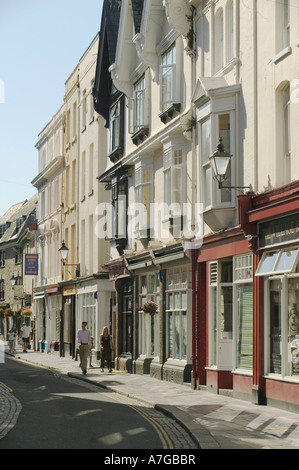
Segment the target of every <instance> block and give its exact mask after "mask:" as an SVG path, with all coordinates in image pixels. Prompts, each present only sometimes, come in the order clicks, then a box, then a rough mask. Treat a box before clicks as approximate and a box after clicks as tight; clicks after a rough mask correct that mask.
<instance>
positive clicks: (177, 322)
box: [174, 313, 181, 359]
mask: <svg viewBox="0 0 299 470" xmlns="http://www.w3.org/2000/svg"><path fill="white" fill-rule="evenodd" d="M180 330H181V329H180V314H179V313H175V315H174V342H175V344H174V348H175V358H176V359H180Z"/></svg>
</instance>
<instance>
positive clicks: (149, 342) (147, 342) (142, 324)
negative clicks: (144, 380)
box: [138, 272, 161, 357]
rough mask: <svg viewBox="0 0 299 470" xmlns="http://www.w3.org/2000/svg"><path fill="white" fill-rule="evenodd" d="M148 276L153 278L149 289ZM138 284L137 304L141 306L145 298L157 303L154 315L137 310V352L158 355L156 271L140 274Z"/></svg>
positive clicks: (158, 303) (157, 284) (158, 287)
mask: <svg viewBox="0 0 299 470" xmlns="http://www.w3.org/2000/svg"><path fill="white" fill-rule="evenodd" d="M150 278H154V283H153V289H149V285H150V284H151V283H150ZM144 281H145V283H144ZM138 285H139V292H138V299H139V306H140V307H141V306H142V305H143V304H144V303H145V302H146V301H147V300H150V301H152V302H155V303H156V304H157V313H156V314H154V315H151V314H150V313H144V312H143V311H142V310H139V353H140V355H142V356H145V357H159V355H160V336H159V332H160V327H159V314H158V313H159V306H160V295H161V293H160V283H159V280H158V273H157V272H151V273H148V274H142V275H140V276H139V283H138ZM152 326H153V328H152ZM152 333H153V337H152Z"/></svg>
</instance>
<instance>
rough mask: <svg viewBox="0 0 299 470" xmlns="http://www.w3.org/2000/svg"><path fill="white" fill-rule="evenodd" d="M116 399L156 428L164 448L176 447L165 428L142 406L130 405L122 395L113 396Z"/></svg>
mask: <svg viewBox="0 0 299 470" xmlns="http://www.w3.org/2000/svg"><path fill="white" fill-rule="evenodd" d="M113 398H114V399H115V400H117V401H120V402H121V403H122V404H123V405H127V406H129V407H130V408H132V409H133V410H135V411H137V413H139V414H140V415H141V416H142V417H143V418H144V419H145V420H146V421H147V422H148V423H150V425H151V426H152V427H153V428H154V429H155V431H156V433H157V434H158V436H159V438H160V440H161V442H162V445H163V449H168V450H169V449H174V447H173V443H172V441H171V440H170V439H169V437H168V435H167V433H166V431H165V429H164V428H163V427H162V426H161V425H160V424H159V423H157V422H156V421H155V420H154V419H153V418H150V417H149V416H148V415H147V413H146V412H145V411H143V410H141V409H140V407H138V406H136V405H130V404H129V403H127V402H126V400H122V399H121V397H118V396H114V397H113Z"/></svg>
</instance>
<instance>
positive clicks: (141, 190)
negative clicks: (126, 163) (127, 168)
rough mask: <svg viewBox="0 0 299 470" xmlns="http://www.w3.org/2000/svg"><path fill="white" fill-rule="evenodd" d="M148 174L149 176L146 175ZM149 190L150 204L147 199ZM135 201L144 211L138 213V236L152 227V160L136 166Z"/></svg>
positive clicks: (136, 229) (136, 230)
mask: <svg viewBox="0 0 299 470" xmlns="http://www.w3.org/2000/svg"><path fill="white" fill-rule="evenodd" d="M146 175H147V177H145V176H146ZM147 191H148V204H147V202H146V200H145V197H146V192H147ZM135 202H136V203H137V204H138V207H139V208H141V207H142V213H138V218H137V220H136V224H137V225H136V227H135V234H134V235H135V236H137V237H138V236H140V235H142V234H143V232H144V231H147V230H148V229H149V228H150V218H151V210H150V206H151V203H152V202H153V165H152V162H151V161H147V162H144V161H141V162H139V163H137V164H136V166H135ZM138 212H139V211H138Z"/></svg>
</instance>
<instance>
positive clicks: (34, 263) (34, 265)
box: [25, 253, 38, 276]
mask: <svg viewBox="0 0 299 470" xmlns="http://www.w3.org/2000/svg"><path fill="white" fill-rule="evenodd" d="M37 275H38V255H37V254H28V253H26V254H25V276H37Z"/></svg>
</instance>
